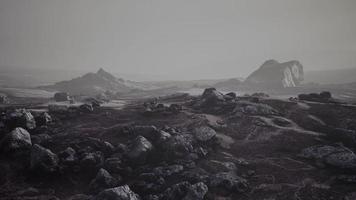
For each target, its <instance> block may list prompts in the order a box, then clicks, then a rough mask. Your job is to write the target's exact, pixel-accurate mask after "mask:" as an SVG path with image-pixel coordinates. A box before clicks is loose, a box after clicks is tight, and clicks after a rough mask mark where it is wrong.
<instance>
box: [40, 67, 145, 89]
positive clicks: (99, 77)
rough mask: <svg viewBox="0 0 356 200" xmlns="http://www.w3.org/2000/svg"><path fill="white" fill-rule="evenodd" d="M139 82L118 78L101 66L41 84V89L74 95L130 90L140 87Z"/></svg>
mask: <svg viewBox="0 0 356 200" xmlns="http://www.w3.org/2000/svg"><path fill="white" fill-rule="evenodd" d="M139 87H140V86H139V84H138V83H135V82H131V81H126V80H124V79H121V78H117V77H115V76H114V75H112V74H110V73H109V72H106V71H105V70H104V69H102V68H100V69H99V70H98V71H97V72H96V73H87V74H85V75H83V76H81V77H78V78H74V79H72V80H69V81H61V82H58V83H55V84H54V85H48V86H41V87H40V88H41V89H46V90H56V91H62V92H69V93H70V94H72V95H79V94H81V95H88V94H90V95H94V94H100V93H103V92H105V91H112V92H120V93H125V92H129V91H131V90H132V89H138V88H139Z"/></svg>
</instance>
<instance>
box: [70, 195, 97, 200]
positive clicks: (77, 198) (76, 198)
mask: <svg viewBox="0 0 356 200" xmlns="http://www.w3.org/2000/svg"><path fill="white" fill-rule="evenodd" d="M90 199H92V197H91V196H88V195H86V194H75V195H72V196H70V197H68V199H67V200H90Z"/></svg>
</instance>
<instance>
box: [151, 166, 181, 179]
mask: <svg viewBox="0 0 356 200" xmlns="http://www.w3.org/2000/svg"><path fill="white" fill-rule="evenodd" d="M183 169H184V167H183V166H182V165H170V166H167V167H156V168H154V169H153V173H154V174H156V175H157V176H162V177H164V178H165V177H168V176H171V175H173V174H177V173H179V172H181V171H183Z"/></svg>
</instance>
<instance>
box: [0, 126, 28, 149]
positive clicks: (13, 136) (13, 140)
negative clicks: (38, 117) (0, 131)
mask: <svg viewBox="0 0 356 200" xmlns="http://www.w3.org/2000/svg"><path fill="white" fill-rule="evenodd" d="M31 145H32V142H31V136H30V134H29V133H28V132H27V131H26V130H25V129H23V128H15V129H14V130H13V131H11V132H10V133H8V134H6V135H5V137H4V138H3V139H2V141H1V143H0V147H1V149H2V151H3V152H5V153H23V152H26V151H28V150H29V149H30V148H31Z"/></svg>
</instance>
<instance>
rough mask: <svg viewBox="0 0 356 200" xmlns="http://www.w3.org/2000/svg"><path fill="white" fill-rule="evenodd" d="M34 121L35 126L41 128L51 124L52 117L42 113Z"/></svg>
mask: <svg viewBox="0 0 356 200" xmlns="http://www.w3.org/2000/svg"><path fill="white" fill-rule="evenodd" d="M35 120H36V125H37V126H43V125H47V124H48V123H50V122H52V117H51V116H50V115H49V114H48V113H46V112H43V113H41V114H39V115H38V116H36V117H35Z"/></svg>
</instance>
